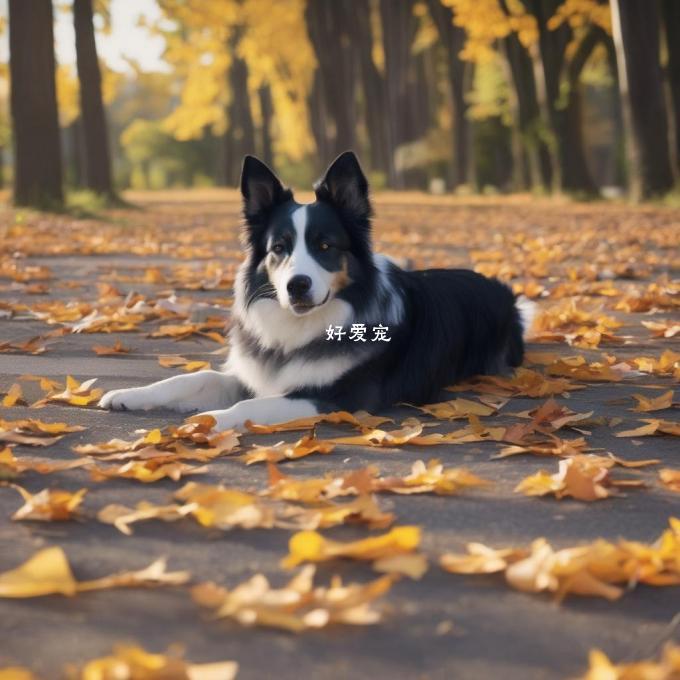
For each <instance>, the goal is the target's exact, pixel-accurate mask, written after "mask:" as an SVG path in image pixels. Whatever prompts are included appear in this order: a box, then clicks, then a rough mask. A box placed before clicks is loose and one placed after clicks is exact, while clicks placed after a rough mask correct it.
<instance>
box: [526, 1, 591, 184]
mask: <svg viewBox="0 0 680 680" xmlns="http://www.w3.org/2000/svg"><path fill="white" fill-rule="evenodd" d="M560 4H561V0H524V5H525V7H526V8H527V9H528V10H529V11H530V12H531V13H532V14H533V15H534V17H535V18H536V22H537V24H538V32H539V41H538V44H539V51H540V60H541V66H542V72H543V79H544V83H545V94H546V104H547V108H548V116H549V119H550V126H551V128H552V132H553V135H554V142H555V145H556V151H557V160H558V163H559V168H553V171H554V172H553V187H554V188H555V189H556V190H557V191H562V190H564V191H571V192H578V193H586V194H594V193H597V188H596V186H595V182H594V181H593V178H592V176H591V174H590V170H589V168H588V163H587V161H586V155H585V149H584V145H583V131H582V127H583V123H582V116H581V96H580V88H579V83H578V79H579V76H580V72H581V71H580V70H577V71H576V70H575V71H574V72H573V73H571V72H569V73H567V74H565V69H567V70H569V66H568V65H567V64H565V56H566V48H567V45H568V44H569V42H570V41H571V39H572V30H571V28H570V27H569V25H568V24H567V23H566V22H565V23H562V24H561V25H560V27H559V28H557V29H554V30H550V29H549V28H548V20H549V19H550V18H551V17H552V16H553V15H554V14H555V10H556V9H557V7H558V6H559V5H560ZM590 51H592V48H591V50H590ZM589 55H590V52H588V56H589ZM583 64H585V60H584V61H583ZM583 64H582V65H581V69H582V68H583ZM565 76H566V78H567V86H568V90H569V93H568V97H567V102H566V104H565V103H564V102H563V101H561V87H562V83H563V78H564V77H565ZM574 76H575V78H574ZM555 170H558V171H557V172H555Z"/></svg>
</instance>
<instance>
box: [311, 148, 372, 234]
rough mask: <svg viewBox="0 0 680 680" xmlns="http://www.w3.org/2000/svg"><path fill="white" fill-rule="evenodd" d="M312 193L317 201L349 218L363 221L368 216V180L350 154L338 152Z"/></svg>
mask: <svg viewBox="0 0 680 680" xmlns="http://www.w3.org/2000/svg"><path fill="white" fill-rule="evenodd" d="M314 191H315V192H316V197H317V199H318V200H320V201H326V202H328V203H331V204H333V205H334V206H335V207H336V208H339V209H340V211H341V212H343V213H345V214H347V215H348V216H350V217H351V218H354V219H356V220H361V221H366V220H368V219H369V217H370V216H371V202H370V200H369V197H368V181H367V180H366V177H365V175H364V173H363V171H362V170H361V166H360V165H359V160H358V159H357V157H356V155H355V154H354V152H352V151H345V152H344V153H341V154H340V155H339V156H338V157H337V158H336V159H335V160H334V161H333V162H332V163H331V164H330V166H329V167H328V170H326V174H325V175H324V176H323V179H321V180H319V181H318V182H317V183H316V184H315V185H314Z"/></svg>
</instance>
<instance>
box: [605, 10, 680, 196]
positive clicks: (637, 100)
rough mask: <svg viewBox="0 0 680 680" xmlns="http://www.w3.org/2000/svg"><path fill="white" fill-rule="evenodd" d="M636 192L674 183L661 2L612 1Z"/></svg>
mask: <svg viewBox="0 0 680 680" xmlns="http://www.w3.org/2000/svg"><path fill="white" fill-rule="evenodd" d="M611 8H612V29H613V33H614V43H615V45H616V59H617V62H618V71H619V86H620V89H621V100H622V102H623V103H624V109H623V110H624V114H625V115H624V121H625V123H626V126H627V127H628V133H627V135H626V138H627V140H628V141H629V144H628V145H627V146H628V149H627V154H628V165H629V168H628V170H629V176H630V184H631V187H630V188H631V195H632V197H633V199H635V200H639V199H644V198H651V197H653V196H658V195H660V194H664V193H665V192H667V191H669V190H670V189H671V188H672V186H673V173H672V171H671V163H670V154H669V151H668V121H667V118H666V107H665V105H664V97H663V85H662V75H661V65H660V63H659V13H658V10H657V4H656V2H649V3H637V2H621V0H612V2H611Z"/></svg>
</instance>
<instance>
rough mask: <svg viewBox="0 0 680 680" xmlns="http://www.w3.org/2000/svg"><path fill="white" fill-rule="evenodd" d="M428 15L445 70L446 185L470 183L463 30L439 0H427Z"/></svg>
mask: <svg viewBox="0 0 680 680" xmlns="http://www.w3.org/2000/svg"><path fill="white" fill-rule="evenodd" d="M428 7H429V10H430V16H431V17H432V20H433V21H434V24H435V26H436V27H437V32H438V33H439V38H440V40H441V41H442V44H443V45H444V48H445V50H446V55H447V62H448V71H449V88H450V92H451V102H452V105H453V106H452V110H453V134H452V142H453V148H452V166H451V177H450V184H451V186H452V188H455V187H457V186H459V185H460V184H469V183H470V174H471V172H470V165H471V162H472V154H471V149H470V147H471V138H472V135H471V130H470V128H471V126H470V121H469V120H468V117H467V110H468V104H467V102H466V100H465V95H466V82H469V80H470V78H469V77H467V78H466V76H469V75H470V74H467V73H466V72H467V71H469V70H471V69H472V64H470V63H466V62H465V61H463V60H462V59H461V58H460V56H459V55H460V51H461V50H462V49H463V45H464V43H465V30H464V29H462V28H460V27H459V26H455V25H454V23H453V19H454V14H453V11H452V10H451V9H450V8H449V7H446V6H444V5H443V4H442V2H441V0H428Z"/></svg>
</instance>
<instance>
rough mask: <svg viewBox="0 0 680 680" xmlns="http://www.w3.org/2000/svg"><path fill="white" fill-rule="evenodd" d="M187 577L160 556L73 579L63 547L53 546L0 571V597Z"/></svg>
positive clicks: (161, 582)
mask: <svg viewBox="0 0 680 680" xmlns="http://www.w3.org/2000/svg"><path fill="white" fill-rule="evenodd" d="M188 580H189V573H188V572H186V571H176V572H168V571H166V569H165V560H164V559H160V560H156V561H155V562H153V563H152V564H151V565H149V566H148V567H147V568H146V569H141V570H139V571H125V572H120V573H118V574H112V575H111V576H105V577H103V578H99V579H94V580H92V581H76V579H75V577H74V576H73V572H72V571H71V567H70V565H69V563H68V560H67V559H66V555H65V554H64V551H63V550H62V549H61V548H60V547H58V546H53V547H50V548H44V549H43V550H39V551H38V552H37V553H36V554H35V555H33V557H31V558H30V559H29V560H28V561H26V562H24V563H23V564H22V565H20V566H19V567H17V568H16V569H12V570H10V571H6V572H3V573H1V574H0V597H12V598H24V597H40V596H43V595H68V596H71V595H75V594H76V593H78V592H82V591H88V590H105V589H109V588H137V587H145V586H162V585H179V584H182V583H186V582H187V581H188Z"/></svg>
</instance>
